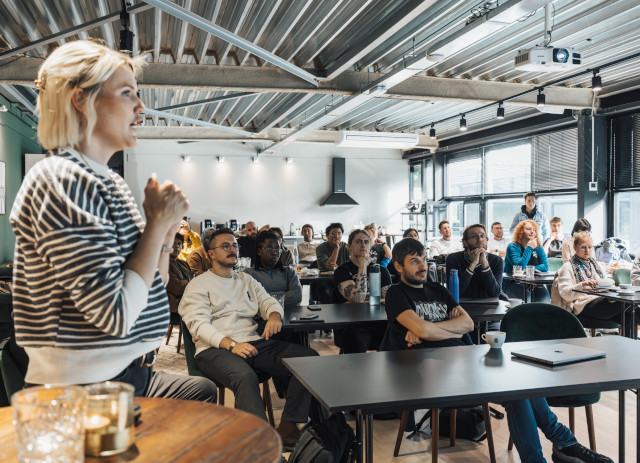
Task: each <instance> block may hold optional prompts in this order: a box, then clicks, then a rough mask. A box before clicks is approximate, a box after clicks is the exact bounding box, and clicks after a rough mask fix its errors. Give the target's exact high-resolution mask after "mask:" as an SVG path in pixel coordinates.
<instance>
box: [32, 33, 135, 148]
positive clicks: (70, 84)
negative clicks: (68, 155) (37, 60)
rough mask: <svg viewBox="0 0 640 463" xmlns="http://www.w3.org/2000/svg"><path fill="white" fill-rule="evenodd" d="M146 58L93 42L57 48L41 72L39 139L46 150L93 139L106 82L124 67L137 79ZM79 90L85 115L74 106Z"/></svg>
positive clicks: (71, 43) (86, 41) (41, 67)
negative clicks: (98, 100) (92, 135)
mask: <svg viewBox="0 0 640 463" xmlns="http://www.w3.org/2000/svg"><path fill="white" fill-rule="evenodd" d="M143 64H144V59H143V58H142V57H136V58H130V57H129V56H127V55H125V54H123V53H120V52H119V51H114V50H111V49H110V48H108V47H106V46H104V45H102V44H99V43H97V42H94V41H91V40H76V41H74V42H69V43H66V44H64V45H62V46H61V47H59V48H57V49H56V50H55V51H54V52H53V53H51V55H49V57H48V58H47V59H46V60H45V62H44V63H43V64H42V66H40V70H39V71H38V80H36V86H37V87H38V88H39V89H40V94H39V95H38V103H37V107H38V113H39V119H40V120H39V122H38V138H39V139H40V143H41V144H42V146H43V147H44V148H45V149H48V150H52V149H57V148H65V147H68V146H71V147H77V146H78V145H79V143H80V141H81V140H82V139H83V138H86V139H87V141H88V140H89V138H90V136H91V133H92V132H93V128H94V126H95V124H96V119H97V115H96V112H95V107H94V104H95V101H96V98H97V97H98V95H99V94H100V92H101V90H102V87H103V86H104V84H105V82H107V80H109V78H110V77H111V76H112V75H113V73H114V72H115V71H116V69H118V68H119V67H120V66H122V65H125V66H128V67H129V68H131V70H132V71H133V73H134V75H135V76H137V75H138V72H139V70H140V68H141V67H142V65H143ZM76 89H82V91H83V94H82V99H81V101H82V106H83V107H84V111H85V113H84V114H83V113H82V112H80V111H78V109H76V107H75V106H74V105H73V101H72V97H73V92H74V91H75V90H76Z"/></svg>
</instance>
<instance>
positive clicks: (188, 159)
mask: <svg viewBox="0 0 640 463" xmlns="http://www.w3.org/2000/svg"><path fill="white" fill-rule="evenodd" d="M180 157H181V158H182V162H191V156H188V155H186V154H181V155H180Z"/></svg>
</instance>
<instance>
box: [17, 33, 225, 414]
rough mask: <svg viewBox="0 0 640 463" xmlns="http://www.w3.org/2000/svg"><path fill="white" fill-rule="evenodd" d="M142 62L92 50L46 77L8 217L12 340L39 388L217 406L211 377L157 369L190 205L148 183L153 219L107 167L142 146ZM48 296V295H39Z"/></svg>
mask: <svg viewBox="0 0 640 463" xmlns="http://www.w3.org/2000/svg"><path fill="white" fill-rule="evenodd" d="M142 64H143V60H142V59H141V58H133V59H132V58H130V57H128V56H127V55H125V54H122V53H120V52H117V51H114V50H111V49H110V48H108V47H106V46H103V45H100V44H98V43H96V42H92V41H88V40H76V41H71V42H67V43H65V44H64V45H61V46H60V47H58V48H56V49H55V50H54V51H53V52H52V53H51V54H50V55H49V57H48V58H47V59H46V60H45V61H44V63H43V64H42V66H41V67H40V70H39V71H38V81H39V82H40V92H39V95H38V103H37V104H38V113H39V116H40V120H39V122H38V138H39V139H40V143H41V145H42V147H43V148H44V149H46V150H49V156H47V157H46V158H45V159H43V160H42V161H40V162H39V163H37V164H36V165H35V166H34V167H32V168H31V170H29V172H28V174H27V175H26V176H25V179H24V181H23V182H22V187H21V188H20V191H19V192H18V195H17V197H16V200H15V202H14V204H13V210H12V211H11V217H10V222H11V226H12V227H13V231H14V232H15V234H16V249H15V258H14V268H13V282H14V296H16V295H20V297H14V299H13V307H14V315H15V321H14V323H15V330H16V339H17V341H18V344H19V345H20V346H22V347H24V349H25V350H26V352H27V354H28V356H29V366H28V369H27V375H26V378H25V381H26V383H28V384H29V385H34V384H88V383H96V382H102V381H107V380H113V381H123V382H127V383H130V384H132V385H133V386H134V388H135V394H136V396H146V397H169V398H175V399H193V400H203V401H207V402H215V401H216V386H215V384H213V383H212V382H211V381H209V380H208V379H206V378H196V377H189V376H185V375H174V374H169V373H165V372H161V371H155V372H154V371H152V368H151V365H152V364H153V363H154V362H155V352H154V351H155V349H157V348H158V347H159V346H160V343H161V341H162V339H163V338H164V336H165V334H166V332H167V328H168V325H169V303H168V300H167V296H166V291H165V287H164V286H165V283H166V282H167V279H168V276H167V274H168V269H169V253H170V252H172V251H173V248H172V244H175V241H174V238H175V233H176V231H175V230H176V227H177V226H178V223H179V222H180V218H181V217H183V216H184V215H185V213H186V212H187V209H188V207H189V201H188V200H187V198H186V197H185V196H184V194H182V191H181V190H180V188H178V187H177V186H176V185H174V184H173V183H172V182H170V181H165V182H164V183H162V184H161V185H159V184H158V181H157V177H156V175H155V174H152V175H151V177H150V178H149V179H148V180H147V183H146V186H145V188H144V201H143V202H142V205H143V208H144V213H145V217H146V223H145V220H144V219H143V218H142V215H141V214H140V211H139V210H138V207H137V205H136V203H135V202H134V200H133V198H134V195H133V193H132V192H131V190H130V189H129V187H128V185H127V184H126V183H125V181H124V180H123V179H122V177H120V176H119V175H118V174H116V173H114V172H113V171H110V170H109V168H108V162H109V159H110V158H111V157H112V155H113V154H114V153H115V152H116V151H120V150H124V149H126V148H131V147H133V146H135V144H136V142H137V139H136V136H135V130H134V128H133V127H132V126H133V125H136V124H138V123H140V122H141V121H142V119H141V116H140V115H141V114H142V113H143V112H144V104H143V103H142V101H141V100H140V98H139V93H138V91H137V90H138V85H137V83H136V74H137V71H138V70H139V69H140V66H141V65H142ZM43 296H44V297H43Z"/></svg>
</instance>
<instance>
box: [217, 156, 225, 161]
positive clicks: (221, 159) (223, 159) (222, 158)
mask: <svg viewBox="0 0 640 463" xmlns="http://www.w3.org/2000/svg"><path fill="white" fill-rule="evenodd" d="M225 160H226V159H225V158H224V156H218V162H224V161H225Z"/></svg>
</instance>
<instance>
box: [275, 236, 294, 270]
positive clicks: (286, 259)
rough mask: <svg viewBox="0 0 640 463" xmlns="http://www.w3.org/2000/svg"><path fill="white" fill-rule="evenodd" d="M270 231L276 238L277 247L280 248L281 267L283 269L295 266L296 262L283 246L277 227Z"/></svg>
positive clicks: (282, 239)
mask: <svg viewBox="0 0 640 463" xmlns="http://www.w3.org/2000/svg"><path fill="white" fill-rule="evenodd" d="M270 230H271V231H273V232H274V233H275V234H276V236H277V238H278V245H279V246H280V262H281V263H282V265H284V266H285V267H290V266H292V265H295V264H296V260H295V259H294V257H293V253H292V252H291V251H290V250H289V249H287V247H286V246H285V245H284V238H283V235H282V230H281V229H280V228H278V227H271V228H270Z"/></svg>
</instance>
